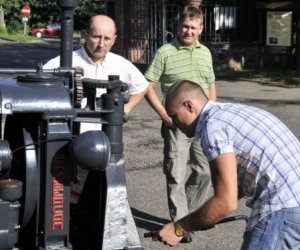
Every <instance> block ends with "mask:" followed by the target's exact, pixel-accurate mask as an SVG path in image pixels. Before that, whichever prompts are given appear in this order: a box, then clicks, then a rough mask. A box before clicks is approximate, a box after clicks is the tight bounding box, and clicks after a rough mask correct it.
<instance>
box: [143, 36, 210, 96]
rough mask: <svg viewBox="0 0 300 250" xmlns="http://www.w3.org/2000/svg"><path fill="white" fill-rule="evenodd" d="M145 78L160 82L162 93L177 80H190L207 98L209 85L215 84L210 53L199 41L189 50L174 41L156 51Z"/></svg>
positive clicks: (177, 41) (176, 40)
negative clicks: (197, 85) (199, 87)
mask: <svg viewBox="0 0 300 250" xmlns="http://www.w3.org/2000/svg"><path fill="white" fill-rule="evenodd" d="M145 77H146V78H147V79H148V80H149V81H153V82H160V84H161V90H162V92H163V93H166V91H167V90H168V88H169V87H170V86H171V85H172V84H173V83H174V82H176V81H177V80H182V79H184V80H190V81H193V82H195V83H198V84H199V85H200V86H201V87H202V88H203V90H204V92H205V94H206V95H207V97H209V85H210V84H212V83H214V82H215V74H214V71H213V66H212V57H211V53H210V51H209V49H208V48H207V47H205V46H204V45H203V44H201V43H200V42H199V41H197V44H196V46H195V48H194V49H190V48H187V47H185V46H183V45H182V44H181V43H180V42H179V40H178V39H174V40H173V41H172V42H171V43H168V44H165V45H163V46H162V47H160V48H159V49H158V50H157V52H156V54H155V56H154V58H153V60H152V62H151V63H150V65H149V67H148V68H147V70H146V72H145Z"/></svg>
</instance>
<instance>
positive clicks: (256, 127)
mask: <svg viewBox="0 0 300 250" xmlns="http://www.w3.org/2000/svg"><path fill="white" fill-rule="evenodd" d="M165 106H166V110H167V113H168V114H169V116H170V117H172V120H173V124H174V126H176V127H178V128H179V129H180V130H182V131H183V132H184V133H185V134H186V135H187V136H189V137H193V136H195V137H196V138H198V139H199V143H201V145H202V148H203V151H204V153H205V155H206V156H207V159H208V162H209V165H210V169H211V176H212V182H213V186H214V195H213V196H212V197H211V198H210V199H208V200H207V201H206V203H205V204H204V205H203V206H201V207H200V208H199V209H198V210H196V211H195V212H193V213H190V214H188V215H187V216H185V217H184V218H182V219H179V220H178V221H175V222H174V223H173V222H172V223H168V224H166V225H165V226H164V227H163V228H162V229H161V230H160V231H159V232H158V235H157V237H158V239H159V240H161V241H163V242H164V243H166V244H169V245H172V246H173V245H176V244H177V243H178V242H179V241H180V240H181V238H182V236H183V235H184V234H185V233H187V232H192V231H196V230H201V229H205V228H207V227H210V226H212V225H214V224H215V223H217V222H218V221H220V220H221V219H223V218H224V217H226V216H227V215H229V214H230V213H232V212H233V211H235V210H236V209H237V204H238V199H239V198H241V197H244V196H245V197H248V198H249V199H248V201H247V205H248V206H249V207H251V208H252V211H251V215H250V218H249V221H248V224H247V227H246V231H245V233H244V242H243V245H242V249H249V250H250V249H264V250H265V249H300V142H299V140H298V139H297V138H296V137H295V135H293V133H292V132H291V131H290V130H289V129H288V128H287V127H286V126H285V125H284V124H283V123H282V122H281V121H280V120H278V119H277V118H276V117H275V116H273V115H272V114H270V113H268V112H266V111H264V110H262V109H259V108H255V107H251V106H247V105H241V104H231V103H217V102H212V101H209V100H208V99H207V97H206V96H205V94H204V92H203V91H202V89H201V87H199V86H198V85H197V84H195V83H193V82H191V81H187V80H182V81H178V82H177V83H175V84H174V85H173V86H172V87H171V88H170V89H169V91H168V92H167V94H166V102H165Z"/></svg>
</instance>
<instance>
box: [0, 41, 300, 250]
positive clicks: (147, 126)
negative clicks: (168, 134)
mask: <svg viewBox="0 0 300 250" xmlns="http://www.w3.org/2000/svg"><path fill="white" fill-rule="evenodd" d="M58 54H59V47H58V46H57V44H55V46H52V47H51V46H48V45H46V46H45V45H41V44H19V43H7V42H4V43H0V67H17V68H35V67H36V64H37V62H42V63H44V62H46V61H47V60H48V59H50V58H52V57H53V56H56V55H58ZM0 77H2V78H3V77H4V78H5V77H6V76H3V75H2V76H1V75H0ZM216 83H217V91H218V96H219V101H221V102H242V103H246V104H250V105H254V106H258V107H261V108H264V109H266V110H268V111H270V112H272V113H274V114H275V115H277V116H278V117H279V118H280V119H281V120H282V121H284V122H285V123H286V125H287V126H288V127H289V128H290V129H291V130H292V131H293V132H294V133H295V134H296V135H297V137H298V138H300V126H299V121H300V112H299V101H300V89H299V88H295V89H285V88H278V87H272V86H262V85H259V84H256V83H249V82H227V81H217V82H216ZM157 91H158V92H159V87H158V86H157ZM160 124H161V122H160V119H159V117H158V116H157V114H156V113H155V112H154V111H153V110H152V109H151V108H150V107H149V105H148V104H147V103H146V102H145V101H142V102H141V104H140V105H139V106H138V107H137V108H136V109H135V110H134V111H133V112H132V113H131V114H130V115H129V121H128V122H127V123H126V124H125V125H124V138H123V139H124V144H125V150H124V155H125V168H126V179H127V192H128V199H129V204H130V206H131V209H132V213H133V215H134V219H135V222H136V225H137V229H138V232H139V235H140V240H141V243H142V245H143V247H144V249H145V250H160V249H169V247H167V246H164V245H162V244H161V243H159V242H153V241H152V240H151V239H149V238H148V239H145V238H144V237H143V234H144V233H145V232H148V231H152V230H155V229H157V228H159V227H160V226H161V225H163V224H164V223H165V222H166V221H168V219H169V216H168V209H167V203H166V200H167V198H166V191H165V178H164V175H163V173H162V147H163V143H162V139H161V138H160ZM244 203H245V200H241V201H240V203H239V208H238V210H237V211H236V214H245V215H248V213H249V209H248V208H246V207H245V204H244ZM244 227H245V222H244V221H235V222H230V223H225V224H222V225H217V226H216V227H215V228H213V229H210V230H208V231H203V232H195V234H194V237H193V242H192V243H190V244H180V245H179V246H177V247H174V248H173V249H183V250H185V249H187V250H202V249H203V250H204V249H205V250H217V249H221V250H223V249H224V250H236V249H239V248H240V245H241V242H242V235H243V230H244Z"/></svg>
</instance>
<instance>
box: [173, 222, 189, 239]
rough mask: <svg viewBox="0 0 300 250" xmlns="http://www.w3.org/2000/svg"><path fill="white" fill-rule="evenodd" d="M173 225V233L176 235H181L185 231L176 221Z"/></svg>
mask: <svg viewBox="0 0 300 250" xmlns="http://www.w3.org/2000/svg"><path fill="white" fill-rule="evenodd" d="M174 227H175V234H176V236H178V237H183V236H184V235H185V234H186V233H187V232H186V231H185V229H184V228H183V227H182V226H180V225H179V224H177V223H176V222H175V223H174Z"/></svg>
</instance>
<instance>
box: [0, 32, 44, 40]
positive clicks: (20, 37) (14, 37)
mask: <svg viewBox="0 0 300 250" xmlns="http://www.w3.org/2000/svg"><path fill="white" fill-rule="evenodd" d="M0 38H1V39H4V40H8V41H15V42H32V41H33V42H38V41H41V40H42V39H41V38H37V37H34V36H29V35H27V36H24V34H22V33H15V34H8V33H5V32H2V33H0Z"/></svg>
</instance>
